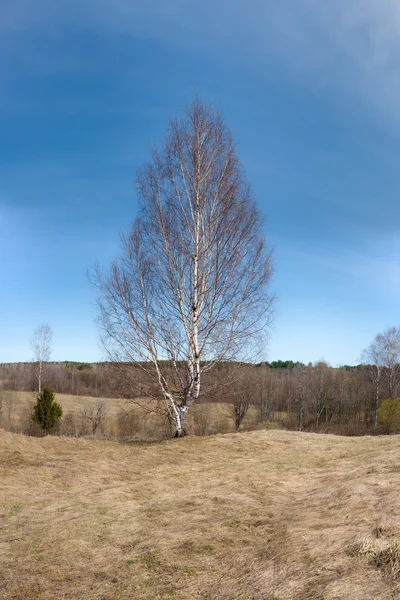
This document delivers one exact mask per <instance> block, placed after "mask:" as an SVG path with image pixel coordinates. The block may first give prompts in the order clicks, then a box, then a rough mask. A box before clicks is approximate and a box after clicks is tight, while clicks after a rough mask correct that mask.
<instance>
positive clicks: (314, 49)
mask: <svg viewBox="0 0 400 600" xmlns="http://www.w3.org/2000/svg"><path fill="white" fill-rule="evenodd" d="M66 25H75V26H80V27H86V28H93V29H95V30H100V31H103V32H114V33H119V34H123V35H127V34H128V35H133V36H139V37H150V38H155V39H159V40H161V41H165V42H166V43H168V44H173V45H176V46H181V47H185V48H192V49H197V50H199V51H201V52H203V53H204V54H205V55H207V56H209V55H210V54H211V55H213V56H214V58H215V59H216V60H221V61H223V62H231V63H233V64H235V65H239V66H240V65H241V66H242V67H243V66H247V67H248V68H254V69H255V70H258V71H259V72H260V73H261V74H262V71H263V69H265V68H267V66H268V64H269V61H270V60H271V58H272V60H274V61H278V63H279V64H281V66H282V67H283V70H284V72H285V73H288V74H290V73H292V74H294V75H297V76H300V77H302V78H304V79H305V84H306V85H308V86H313V87H315V88H319V87H321V86H322V87H326V88H327V89H328V90H329V91H330V90H336V91H340V92H341V93H343V94H345V97H347V96H348V95H350V96H351V97H353V98H354V99H356V100H358V101H359V102H362V103H363V106H364V108H372V109H374V110H375V111H378V112H379V114H380V116H384V117H386V118H389V119H395V121H396V122H399V124H400V104H399V102H398V96H399V93H400V68H399V67H400V35H399V33H400V4H399V3H398V0H379V1H378V0H335V1H333V0H332V1H329V0H302V1H301V2H298V1H297V0H280V2H279V3H278V2H276V1H275V0H268V1H265V0H219V1H215V0H214V1H211V0H205V1H204V2H202V3H201V4H199V3H198V2H197V0H196V2H195V1H194V0H169V1H166V0H152V1H150V2H146V3H144V2H137V1H132V0H80V1H79V2H78V0H68V1H66V0H64V2H63V1H60V2H56V3H54V2H53V1H52V0H36V2H34V3H32V2H31V1H30V0H15V1H14V2H12V3H8V5H7V6H6V7H5V8H3V9H2V20H1V23H0V32H2V42H0V43H1V44H3V45H4V44H6V43H7V41H8V43H11V42H10V39H11V40H14V42H15V40H16V39H21V40H22V38H23V37H24V36H26V35H27V34H28V35H30V34H31V33H32V32H34V31H36V32H41V33H42V34H46V35H49V36H58V35H62V31H63V28H64V27H65V26H66ZM14 46H15V43H14ZM20 49H21V52H22V51H24V50H25V51H26V48H24V46H23V44H22V42H21V47H20Z"/></svg>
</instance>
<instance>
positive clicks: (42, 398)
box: [32, 387, 62, 435]
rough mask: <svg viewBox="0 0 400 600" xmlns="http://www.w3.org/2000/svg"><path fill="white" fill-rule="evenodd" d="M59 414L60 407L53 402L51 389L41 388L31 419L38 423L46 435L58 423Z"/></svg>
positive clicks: (60, 413)
mask: <svg viewBox="0 0 400 600" xmlns="http://www.w3.org/2000/svg"><path fill="white" fill-rule="evenodd" d="M61 416H62V408H61V406H60V405H59V404H57V402H55V400H54V393H53V391H52V390H51V389H50V388H48V387H45V388H43V390H42V391H41V392H40V393H39V394H38V395H37V400H36V404H35V406H34V407H33V415H32V419H33V420H34V421H35V423H37V424H38V425H40V427H41V428H42V429H43V431H44V432H45V434H46V435H47V434H48V433H50V431H51V429H53V427H54V426H55V425H56V424H57V423H58V421H59V420H60V418H61Z"/></svg>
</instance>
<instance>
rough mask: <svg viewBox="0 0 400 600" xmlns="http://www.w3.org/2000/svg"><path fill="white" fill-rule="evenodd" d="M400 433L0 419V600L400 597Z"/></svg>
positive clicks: (363, 599) (361, 599)
mask: <svg viewBox="0 0 400 600" xmlns="http://www.w3.org/2000/svg"><path fill="white" fill-rule="evenodd" d="M399 442H400V440H399V437H397V436H390V437H389V436H388V437H363V438H344V437H338V436H329V435H316V434H310V433H297V432H288V431H254V432H247V433H242V434H227V435H216V436H210V437H188V438H183V439H180V440H170V441H165V442H160V443H153V444H138V443H136V444H135V443H126V444H122V443H120V442H117V441H112V440H104V439H93V438H92V439H90V438H86V439H82V438H79V439H72V438H65V437H56V436H48V437H45V438H33V437H28V436H24V435H20V434H15V433H10V432H7V431H4V430H0V482H1V483H0V486H1V489H0V492H1V493H0V515H1V516H0V565H1V568H0V597H1V599H2V600H33V599H35V600H68V599H74V600H155V599H163V600H164V599H165V600H167V599H171V598H175V599H176V600H192V599H193V598H198V599H204V600H311V599H315V600H322V599H324V600H339V599H340V600H389V599H392V600H393V599H395V598H400V582H399V574H400V550H399V548H398V543H399V542H400V516H399V515H400V512H399V509H400V501H399V494H398V490H399V487H400V468H399V464H400V444H399Z"/></svg>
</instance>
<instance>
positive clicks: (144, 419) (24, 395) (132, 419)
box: [0, 391, 278, 440]
mask: <svg viewBox="0 0 400 600" xmlns="http://www.w3.org/2000/svg"><path fill="white" fill-rule="evenodd" d="M55 399H56V401H57V402H58V403H59V404H60V405H61V407H62V409H63V418H62V421H61V429H60V432H61V434H64V435H74V433H76V434H78V435H89V434H90V423H89V422H88V421H87V420H85V419H84V418H82V410H83V409H84V408H85V407H87V408H89V409H90V408H94V407H96V405H97V404H98V403H99V402H103V403H104V404H105V405H106V407H107V411H106V418H105V420H104V423H103V424H102V426H101V427H100V428H99V431H98V435H103V436H108V437H110V436H111V437H115V436H117V437H118V436H123V437H133V438H137V439H138V440H157V439H160V438H163V437H166V436H167V437H170V435H169V432H168V433H167V432H166V423H165V418H164V417H163V416H161V415H155V414H150V415H148V414H146V412H145V410H143V408H144V406H148V402H149V401H148V400H146V399H144V400H143V401H142V402H140V401H139V404H134V403H132V402H130V401H128V400H124V399H121V398H94V397H92V396H72V395H69V394H56V397H55ZM0 402H1V404H2V408H3V409H2V412H1V420H0V427H4V428H5V429H7V430H9V431H16V432H17V433H18V432H21V431H29V430H30V427H31V425H32V421H31V414H32V407H33V404H34V402H35V394H34V393H32V392H9V391H2V392H0ZM124 415H126V416H127V418H126V419H122V421H121V417H123V416H124ZM257 415H258V410H257V408H256V407H253V406H252V407H250V409H249V412H248V414H247V415H246V418H245V420H244V422H243V428H244V429H255V428H256V427H257V423H256V421H257ZM71 418H72V419H73V420H71ZM265 426H266V424H264V425H263V427H265ZM269 426H270V427H275V428H277V427H278V425H277V424H276V423H275V424H272V423H269ZM188 427H189V431H190V433H192V434H196V435H205V434H214V433H229V432H233V431H234V420H233V418H232V408H231V406H230V405H229V404H220V403H213V404H207V405H204V404H198V405H195V406H194V407H193V409H192V410H191V411H190V413H189V422H188ZM29 432H30V433H33V432H32V431H29Z"/></svg>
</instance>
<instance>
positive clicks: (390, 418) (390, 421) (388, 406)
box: [378, 398, 400, 433]
mask: <svg viewBox="0 0 400 600" xmlns="http://www.w3.org/2000/svg"><path fill="white" fill-rule="evenodd" d="M378 422H379V424H380V425H381V426H382V427H383V429H384V431H385V432H386V433H391V432H393V431H398V430H399V429H400V398H388V399H387V400H383V402H381V405H380V407H379V409H378Z"/></svg>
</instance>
